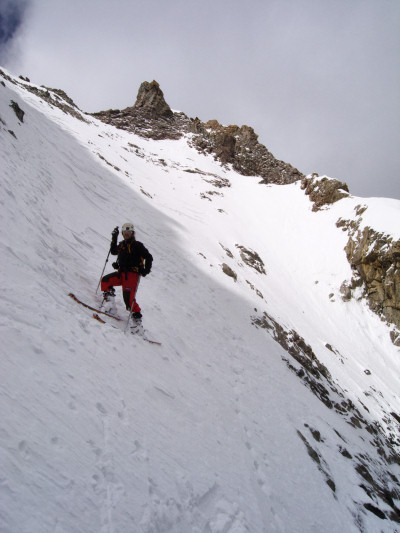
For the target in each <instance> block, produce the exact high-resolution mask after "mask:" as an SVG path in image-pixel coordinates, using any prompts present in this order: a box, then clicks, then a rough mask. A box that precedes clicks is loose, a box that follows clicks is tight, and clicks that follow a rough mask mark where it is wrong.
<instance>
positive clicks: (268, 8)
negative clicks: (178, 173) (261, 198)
mask: <svg viewBox="0 0 400 533" xmlns="http://www.w3.org/2000/svg"><path fill="white" fill-rule="evenodd" d="M0 64H1V65H2V66H3V67H5V68H7V69H8V70H10V71H11V72H12V73H13V74H15V75H20V74H22V75H24V76H28V77H29V78H30V80H31V81H32V82H34V83H37V84H39V85H46V86H49V87H53V88H61V89H64V90H65V91H66V92H67V94H68V95H69V96H70V97H71V98H73V100H74V101H75V103H76V104H77V105H78V107H80V108H81V109H82V110H83V111H89V112H93V111H99V110H104V109H109V108H120V109H122V108H124V107H128V106H131V105H133V103H134V102H135V100H136V95H137V91H138V88H139V85H140V84H141V83H142V82H143V81H152V80H153V79H155V80H157V81H158V82H159V83H160V86H161V89H162V90H163V92H164V96H165V99H166V101H167V103H168V104H169V105H170V106H171V107H172V108H173V109H175V110H179V111H184V112H185V113H186V114H187V115H188V116H190V117H196V116H197V117H199V118H200V119H201V120H203V121H207V120H209V119H214V118H215V119H217V120H218V121H219V122H221V123H222V124H238V125H242V124H247V125H249V126H252V127H253V128H254V129H255V131H256V133H257V134H258V135H259V140H260V142H262V143H263V144H264V145H265V146H266V147H267V148H268V149H269V150H270V151H271V152H272V153H273V154H274V155H275V157H277V158H278V159H282V160H284V161H286V162H288V163H291V164H292V165H293V166H295V167H297V168H298V169H299V170H300V171H302V172H303V173H306V174H307V173H311V172H318V173H319V174H320V175H323V174H327V175H329V176H331V177H334V178H337V179H339V180H341V181H345V182H347V184H348V185H349V188H350V192H351V193H352V194H354V195H357V196H387V197H392V198H399V199H400V1H399V0H114V1H110V0H0Z"/></svg>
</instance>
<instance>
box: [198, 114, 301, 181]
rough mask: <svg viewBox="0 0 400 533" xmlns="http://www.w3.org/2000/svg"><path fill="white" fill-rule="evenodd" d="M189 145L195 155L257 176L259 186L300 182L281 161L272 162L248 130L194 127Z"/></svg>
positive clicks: (207, 125)
mask: <svg viewBox="0 0 400 533" xmlns="http://www.w3.org/2000/svg"><path fill="white" fill-rule="evenodd" d="M195 133H196V134H195V135H194V136H193V141H192V144H193V146H195V147H196V148H197V149H198V150H199V151H201V152H204V153H209V154H214V156H215V158H216V159H218V160H219V161H220V162H221V163H222V164H231V165H232V168H233V169H234V170H236V171H237V172H239V174H243V175H244V176H260V177H261V178H263V179H262V181H261V183H276V184H280V185H283V184H287V183H293V182H295V181H297V180H300V179H301V178H303V177H304V176H303V174H301V172H299V171H298V170H297V169H296V168H294V167H292V166H291V165H289V164H288V163H285V162H284V161H279V160H278V159H276V158H275V157H274V156H273V155H272V154H271V153H270V152H269V151H268V150H267V148H266V147H265V146H264V145H262V144H261V143H259V142H258V135H256V133H255V132H254V130H253V128H251V127H249V126H241V127H239V126H236V125H230V126H222V125H221V124H219V122H217V121H216V120H210V121H208V122H206V123H204V124H203V123H196V129H195Z"/></svg>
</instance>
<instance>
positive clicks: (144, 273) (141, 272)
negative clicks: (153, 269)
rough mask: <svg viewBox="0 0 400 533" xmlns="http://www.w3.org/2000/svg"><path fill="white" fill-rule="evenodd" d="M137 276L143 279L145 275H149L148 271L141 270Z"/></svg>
mask: <svg viewBox="0 0 400 533" xmlns="http://www.w3.org/2000/svg"><path fill="white" fill-rule="evenodd" d="M139 274H140V275H141V276H142V277H143V278H145V277H146V276H147V274H150V270H146V269H145V268H143V269H141V270H140V272H139Z"/></svg>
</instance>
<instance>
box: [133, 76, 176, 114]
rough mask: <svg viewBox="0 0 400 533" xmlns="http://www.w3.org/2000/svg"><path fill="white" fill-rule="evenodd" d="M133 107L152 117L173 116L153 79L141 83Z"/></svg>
mask: <svg viewBox="0 0 400 533" xmlns="http://www.w3.org/2000/svg"><path fill="white" fill-rule="evenodd" d="M133 109H134V110H135V111H138V112H142V113H143V114H144V115H148V116H149V117H152V118H158V117H172V116H173V112H172V110H171V108H170V107H169V105H168V104H167V102H166V101H165V99H164V94H163V92H162V90H161V89H160V86H159V84H158V83H157V82H156V81H154V80H153V81H152V82H151V83H149V82H147V81H145V82H143V83H142V84H141V86H140V87H139V92H138V95H137V98H136V102H135V105H134V106H133Z"/></svg>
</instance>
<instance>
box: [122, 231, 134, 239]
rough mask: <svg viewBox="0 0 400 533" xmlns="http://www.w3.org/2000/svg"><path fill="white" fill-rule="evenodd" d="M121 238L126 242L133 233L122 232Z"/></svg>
mask: <svg viewBox="0 0 400 533" xmlns="http://www.w3.org/2000/svg"><path fill="white" fill-rule="evenodd" d="M122 236H123V238H124V239H125V240H128V239H130V238H131V237H132V236H133V231H123V232H122Z"/></svg>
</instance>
